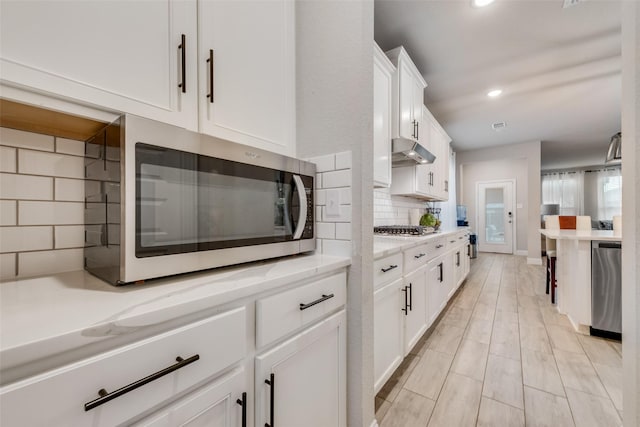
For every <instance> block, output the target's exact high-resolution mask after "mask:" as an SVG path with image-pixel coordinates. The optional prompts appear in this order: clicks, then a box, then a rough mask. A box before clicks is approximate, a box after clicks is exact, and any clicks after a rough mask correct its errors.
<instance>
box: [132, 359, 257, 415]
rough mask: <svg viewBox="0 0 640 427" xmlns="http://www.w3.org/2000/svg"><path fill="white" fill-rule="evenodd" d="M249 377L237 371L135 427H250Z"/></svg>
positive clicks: (242, 371)
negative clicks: (248, 415)
mask: <svg viewBox="0 0 640 427" xmlns="http://www.w3.org/2000/svg"><path fill="white" fill-rule="evenodd" d="M246 378H247V376H246V373H245V371H244V370H243V369H236V370H234V371H232V372H231V373H229V374H228V375H225V376H224V377H223V378H222V379H219V380H216V381H213V382H211V383H210V384H207V385H205V386H204V387H201V388H200V389H198V390H196V391H194V392H193V393H190V394H188V395H187V396H185V397H183V398H182V399H180V400H178V401H177V402H175V403H174V404H172V405H169V406H168V407H166V408H164V409H161V410H159V411H157V412H156V413H155V414H154V415H153V416H151V417H148V418H146V419H144V420H142V421H140V422H138V423H135V424H133V425H134V426H135V427H175V426H189V427H246V426H247V404H248V401H247V391H246V384H247V382H246Z"/></svg>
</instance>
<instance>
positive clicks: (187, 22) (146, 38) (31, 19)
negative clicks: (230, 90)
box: [0, 0, 197, 130]
mask: <svg viewBox="0 0 640 427" xmlns="http://www.w3.org/2000/svg"><path fill="white" fill-rule="evenodd" d="M196 22H197V18H196V7H195V3H193V2H190V1H178V0H158V1H152V2H146V1H145V2H141V1H129V2H122V1H118V2H114V1H108V0H97V1H11V0H9V1H4V0H3V1H2V2H1V3H0V40H1V42H0V55H1V57H2V59H1V62H0V66H1V68H2V80H3V83H6V84H8V85H19V86H25V87H27V88H29V89H32V90H35V91H37V92H42V93H46V94H51V95H54V96H58V97H62V98H65V99H71V100H74V101H77V102H80V103H85V104H91V105H93V106H99V107H102V108H105V109H111V110H116V111H119V112H128V113H133V114H136V115H139V116H143V117H148V118H151V119H155V120H159V121H163V122H167V123H172V124H175V125H179V126H182V127H186V128H189V129H192V130H197V104H196V97H195V94H196V84H197V79H196V69H195V58H196V52H197V40H196ZM182 35H184V36H185V48H184V49H183V48H181V47H180V46H181V44H182ZM183 52H184V53H185V57H184V59H185V66H184V68H183V67H182V53H183ZM183 70H184V73H183ZM183 79H184V80H185V83H186V85H185V87H184V88H183V87H179V86H178V85H179V84H180V83H182V82H183ZM183 89H184V90H185V91H183Z"/></svg>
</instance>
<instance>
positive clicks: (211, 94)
mask: <svg viewBox="0 0 640 427" xmlns="http://www.w3.org/2000/svg"><path fill="white" fill-rule="evenodd" d="M207 62H208V63H209V88H210V92H209V93H208V94H207V98H209V102H210V103H211V104H213V49H209V59H207Z"/></svg>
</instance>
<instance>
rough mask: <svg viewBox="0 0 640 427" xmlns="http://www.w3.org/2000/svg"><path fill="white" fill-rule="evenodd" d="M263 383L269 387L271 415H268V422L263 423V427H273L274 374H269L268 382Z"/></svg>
mask: <svg viewBox="0 0 640 427" xmlns="http://www.w3.org/2000/svg"><path fill="white" fill-rule="evenodd" d="M264 383H265V384H267V385H269V386H271V391H270V392H269V410H270V411H271V413H270V414H269V422H268V423H264V427H274V425H273V419H274V418H275V416H274V413H275V402H274V399H275V388H276V387H275V386H276V384H275V374H271V375H270V377H269V379H268V380H264Z"/></svg>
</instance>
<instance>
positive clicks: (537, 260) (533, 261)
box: [527, 258, 542, 265]
mask: <svg viewBox="0 0 640 427" xmlns="http://www.w3.org/2000/svg"><path fill="white" fill-rule="evenodd" d="M527 264H530V265H542V258H527Z"/></svg>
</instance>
